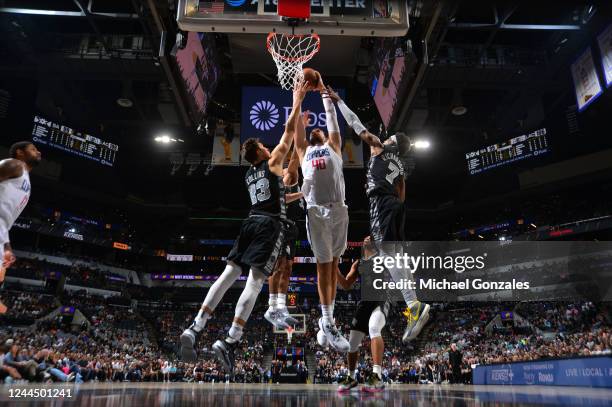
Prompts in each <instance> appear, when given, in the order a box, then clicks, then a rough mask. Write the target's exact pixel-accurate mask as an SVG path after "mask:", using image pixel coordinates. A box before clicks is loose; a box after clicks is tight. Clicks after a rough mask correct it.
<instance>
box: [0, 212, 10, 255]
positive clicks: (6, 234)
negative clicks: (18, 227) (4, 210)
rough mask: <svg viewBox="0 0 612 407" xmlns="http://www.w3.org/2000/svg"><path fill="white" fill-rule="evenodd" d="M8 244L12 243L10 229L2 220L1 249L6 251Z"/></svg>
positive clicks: (0, 232) (0, 226)
mask: <svg viewBox="0 0 612 407" xmlns="http://www.w3.org/2000/svg"><path fill="white" fill-rule="evenodd" d="M8 242H10V239H9V228H8V227H7V226H6V223H4V220H2V219H0V249H2V250H3V251H4V244H5V243H8Z"/></svg>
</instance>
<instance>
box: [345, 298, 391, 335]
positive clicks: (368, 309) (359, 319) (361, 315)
mask: <svg viewBox="0 0 612 407" xmlns="http://www.w3.org/2000/svg"><path fill="white" fill-rule="evenodd" d="M376 307H380V310H381V312H382V313H383V315H384V316H385V320H387V318H388V316H389V309H390V308H391V303H390V302H389V301H359V303H358V304H357V311H356V312H355V316H354V317H353V320H352V321H351V330H353V331H359V332H363V333H364V334H366V335H368V334H369V332H370V328H369V325H370V316H372V313H373V312H374V310H375V309H376Z"/></svg>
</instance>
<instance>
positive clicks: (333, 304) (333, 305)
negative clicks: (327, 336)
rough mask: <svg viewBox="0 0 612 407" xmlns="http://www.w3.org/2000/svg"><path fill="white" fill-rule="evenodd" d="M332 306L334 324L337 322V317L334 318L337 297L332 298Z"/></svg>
mask: <svg viewBox="0 0 612 407" xmlns="http://www.w3.org/2000/svg"><path fill="white" fill-rule="evenodd" d="M329 306H330V307H331V318H332V321H334V324H335V323H336V318H334V308H335V307H336V299H335V298H334V299H333V300H332V303H331V304H330V305H329Z"/></svg>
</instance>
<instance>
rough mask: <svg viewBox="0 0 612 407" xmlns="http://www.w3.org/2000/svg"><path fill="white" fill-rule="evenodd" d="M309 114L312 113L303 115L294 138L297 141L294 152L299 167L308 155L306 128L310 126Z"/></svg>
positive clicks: (306, 112)
mask: <svg viewBox="0 0 612 407" xmlns="http://www.w3.org/2000/svg"><path fill="white" fill-rule="evenodd" d="M309 114H310V112H308V111H305V112H303V113H301V115H302V120H298V123H297V130H296V132H295V136H294V140H295V144H294V150H295V152H296V153H297V157H298V162H297V164H298V166H299V164H300V163H301V162H302V160H303V159H304V154H306V149H307V148H308V141H307V140H306V127H308V126H307V125H308V120H309V119H308V115H309ZM304 117H306V121H304ZM289 164H290V165H291V162H289Z"/></svg>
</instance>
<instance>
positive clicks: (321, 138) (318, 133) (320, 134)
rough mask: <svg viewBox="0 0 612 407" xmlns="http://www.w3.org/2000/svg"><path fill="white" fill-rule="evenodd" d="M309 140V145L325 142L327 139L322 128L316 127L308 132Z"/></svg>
mask: <svg viewBox="0 0 612 407" xmlns="http://www.w3.org/2000/svg"><path fill="white" fill-rule="evenodd" d="M309 141H310V145H311V146H316V145H319V144H325V142H326V141H327V135H326V134H325V132H324V131H323V130H321V129H320V128H318V127H317V128H314V129H312V131H311V132H310V139H309Z"/></svg>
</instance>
